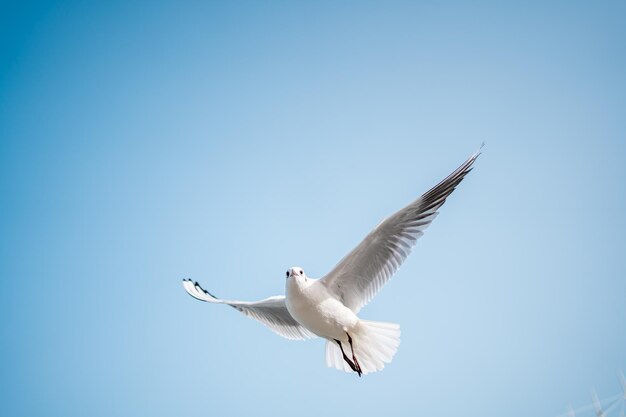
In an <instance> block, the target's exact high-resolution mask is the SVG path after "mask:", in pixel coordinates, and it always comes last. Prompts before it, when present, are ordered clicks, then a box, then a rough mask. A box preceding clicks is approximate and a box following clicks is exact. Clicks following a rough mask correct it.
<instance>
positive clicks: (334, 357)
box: [326, 320, 400, 374]
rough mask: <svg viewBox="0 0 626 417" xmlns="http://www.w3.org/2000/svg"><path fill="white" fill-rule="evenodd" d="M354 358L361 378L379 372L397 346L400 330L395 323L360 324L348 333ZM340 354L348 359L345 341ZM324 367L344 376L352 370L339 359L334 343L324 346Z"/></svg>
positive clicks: (339, 355)
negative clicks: (357, 363)
mask: <svg viewBox="0 0 626 417" xmlns="http://www.w3.org/2000/svg"><path fill="white" fill-rule="evenodd" d="M351 337H352V345H353V347H354V356H356V358H357V361H358V362H359V365H360V366H361V371H363V373H364V374H367V373H370V372H376V371H380V370H382V369H383V368H384V367H385V364H386V363H389V362H391V360H392V359H393V356H394V355H395V354H396V351H397V350H398V346H399V345H400V326H399V325H398V324H395V323H384V322H379V321H369V320H360V321H359V324H358V325H357V326H356V327H355V328H354V329H353V330H352V331H351ZM341 343H342V346H343V350H344V352H345V353H346V355H347V356H348V358H350V359H352V351H351V349H350V345H349V343H348V341H347V340H346V341H342V342H341ZM326 365H327V366H329V367H331V368H336V369H339V370H343V371H346V372H352V368H351V367H350V366H349V365H348V363H347V362H346V361H345V360H344V359H343V355H342V353H341V349H340V348H339V345H337V343H336V342H332V341H327V342H326Z"/></svg>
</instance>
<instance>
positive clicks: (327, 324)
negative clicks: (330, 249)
mask: <svg viewBox="0 0 626 417" xmlns="http://www.w3.org/2000/svg"><path fill="white" fill-rule="evenodd" d="M301 270H302V269H300V268H297V267H294V268H291V271H301ZM285 290H286V291H285V292H286V294H285V305H286V306H287V311H289V314H291V316H292V317H293V318H294V319H296V321H297V322H298V323H300V324H301V325H302V326H304V327H305V328H306V329H308V330H309V331H311V332H313V333H315V334H316V335H317V336H320V337H324V338H326V339H331V340H333V339H339V340H343V339H346V341H347V338H346V332H348V331H350V330H352V328H353V327H354V326H356V324H357V323H358V321H359V318H358V317H357V315H356V314H354V312H353V311H352V310H350V309H349V308H348V307H346V306H345V305H343V303H341V301H339V300H337V299H336V298H335V297H333V296H332V295H331V294H330V293H329V292H328V290H327V289H326V287H325V286H324V285H323V283H322V282H320V280H317V279H312V278H307V277H306V276H304V274H302V275H296V274H295V273H292V274H291V276H290V277H289V278H287V283H286V285H285Z"/></svg>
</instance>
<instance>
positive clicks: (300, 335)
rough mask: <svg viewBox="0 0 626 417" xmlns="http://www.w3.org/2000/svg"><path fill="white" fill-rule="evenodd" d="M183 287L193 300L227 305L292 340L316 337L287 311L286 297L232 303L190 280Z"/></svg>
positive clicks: (185, 280) (185, 281)
mask: <svg viewBox="0 0 626 417" xmlns="http://www.w3.org/2000/svg"><path fill="white" fill-rule="evenodd" d="M183 287H185V290H186V291H187V292H188V293H189V295H191V296H192V297H193V298H196V299H198V300H200V301H207V302H209V303H215V304H227V305H229V306H231V307H233V308H235V309H237V310H239V311H241V312H242V313H243V314H245V315H246V316H248V317H252V318H255V319H257V320H258V321H260V322H261V323H263V324H264V325H266V326H267V327H269V328H270V330H272V331H273V332H275V333H277V334H279V335H281V336H282V337H285V338H287V339H292V340H301V339H311V338H314V337H315V335H314V334H313V333H311V332H310V331H308V330H307V329H305V328H304V327H302V326H301V325H300V324H299V323H298V322H297V321H296V320H295V319H294V318H293V317H292V316H291V314H289V311H288V310H287V306H286V305H285V296H283V295H276V296H274V297H269V298H266V299H264V300H260V301H230V300H221V299H219V298H216V297H215V296H213V294H211V293H210V292H208V291H206V290H205V289H203V288H202V287H201V286H200V284H198V283H197V282H193V281H191V280H190V279H184V280H183Z"/></svg>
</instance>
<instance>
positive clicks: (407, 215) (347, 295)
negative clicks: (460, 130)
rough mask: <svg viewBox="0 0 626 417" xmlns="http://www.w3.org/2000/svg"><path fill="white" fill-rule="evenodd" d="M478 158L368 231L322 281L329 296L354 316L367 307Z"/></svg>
mask: <svg viewBox="0 0 626 417" xmlns="http://www.w3.org/2000/svg"><path fill="white" fill-rule="evenodd" d="M479 155H480V149H479V150H478V151H477V152H476V153H475V154H474V155H472V156H471V157H470V158H469V159H468V160H467V161H465V162H464V163H463V164H462V165H461V166H460V167H458V168H457V169H456V170H455V171H454V172H453V173H451V174H450V175H448V176H447V177H446V178H445V179H444V180H443V181H441V182H440V183H439V184H437V185H436V186H435V187H433V188H432V189H431V190H429V191H428V192H426V193H425V194H424V195H422V196H421V197H420V198H418V199H417V200H415V201H413V202H412V203H411V204H409V205H408V206H406V207H405V208H403V209H402V210H400V211H398V212H397V213H395V214H393V215H392V216H391V217H388V218H387V219H385V220H383V221H382V222H381V223H380V224H379V225H378V226H377V227H376V228H375V229H374V230H372V231H371V232H370V233H369V234H368V235H367V236H366V237H365V239H363V241H362V242H361V243H360V244H359V245H358V246H357V247H356V248H354V249H353V250H352V252H350V253H348V254H347V255H346V256H345V257H344V258H343V259H342V260H341V261H339V263H338V264H337V265H336V266H335V268H333V270H332V271H330V272H329V273H328V275H326V276H325V277H324V278H322V281H323V282H324V284H325V285H326V286H327V288H328V289H329V290H330V291H331V293H333V294H334V295H335V296H336V297H337V298H338V299H339V300H341V301H342V302H343V303H344V304H345V305H346V306H347V307H349V308H350V309H351V310H352V311H354V312H355V313H356V312H358V311H359V310H360V309H361V307H363V306H364V305H365V304H367V303H368V302H369V301H370V300H371V299H372V298H373V297H374V296H375V295H376V293H377V292H378V291H379V290H380V289H381V288H382V286H383V285H384V284H385V283H386V282H387V281H388V280H389V279H390V278H391V276H392V275H393V274H394V273H395V272H396V271H397V270H398V268H399V267H400V265H402V263H403V262H404V260H405V259H406V258H407V256H409V254H410V253H411V249H412V248H413V246H414V245H415V242H416V241H417V239H419V237H420V236H422V235H423V234H424V230H425V229H426V228H427V227H428V226H429V225H430V223H431V222H432V221H433V219H434V218H435V217H437V214H438V212H437V210H439V207H441V206H442V205H443V203H444V202H445V201H446V198H448V196H449V195H450V194H451V193H452V191H454V189H455V188H456V186H457V185H459V183H460V182H461V181H462V180H463V178H464V177H465V176H466V175H467V174H468V173H469V172H470V171H471V170H472V164H473V163H474V161H475V160H476V158H478V156H479Z"/></svg>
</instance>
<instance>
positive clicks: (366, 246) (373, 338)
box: [183, 152, 480, 376]
mask: <svg viewBox="0 0 626 417" xmlns="http://www.w3.org/2000/svg"><path fill="white" fill-rule="evenodd" d="M479 154H480V152H476V153H475V154H474V155H472V156H471V157H470V158H469V159H468V160H467V161H465V163H463V164H462V165H461V166H460V167H458V168H457V169H456V170H455V171H454V172H452V174H450V175H448V176H447V177H446V178H445V179H444V180H443V181H441V182H440V183H439V184H437V185H436V186H435V187H433V188H432V189H431V190H429V191H428V192H426V193H425V194H423V195H422V196H421V197H420V198H418V199H417V200H415V201H414V202H412V203H411V204H409V205H408V206H406V207H404V208H403V209H401V210H400V211H398V212H396V213H395V214H393V215H392V216H390V217H389V218H387V219H385V220H383V221H382V222H381V223H380V224H379V225H378V226H376V228H374V230H372V231H371V232H370V233H369V234H368V235H367V236H366V237H365V238H364V239H363V241H362V242H361V243H360V244H359V245H358V246H357V247H356V248H354V249H353V250H352V251H351V252H350V253H348V254H347V255H346V256H345V257H344V258H343V259H342V260H341V261H339V263H338V264H337V265H336V266H335V267H334V268H333V270H332V271H330V272H329V273H328V274H327V275H326V276H324V277H323V278H321V279H312V278H309V277H308V276H306V274H305V273H304V270H303V269H302V268H299V267H292V268H289V270H288V271H287V274H286V284H285V293H286V296H273V297H269V298H266V299H264V300H260V301H254V302H246V301H228V300H221V299H219V298H216V297H215V296H213V295H212V294H211V293H209V292H208V291H205V290H204V289H202V287H200V285H199V284H198V283H197V282H192V281H191V280H183V285H184V287H185V289H186V290H187V292H188V293H189V294H190V295H191V296H193V297H195V298H197V299H199V300H202V301H208V302H211V303H218V304H228V305H230V306H231V307H233V308H235V309H237V310H239V311H241V312H242V313H244V314H246V315H247V316H250V317H253V318H255V319H257V320H259V321H261V322H262V323H263V324H265V325H266V326H268V327H269V328H270V329H271V330H273V331H274V332H276V333H278V334H279V335H281V336H283V337H286V338H288V339H308V338H313V337H315V336H319V337H322V338H324V339H326V340H327V342H326V364H327V365H328V366H330V367H334V368H337V369H341V370H344V371H347V372H350V371H354V372H357V373H358V374H359V376H361V374H367V373H369V372H375V371H379V370H381V369H383V368H384V366H385V364H386V363H389V362H391V360H392V359H393V356H394V355H395V353H396V351H397V349H398V345H399V344H400V326H399V325H397V324H394V323H386V322H376V321H369V320H363V319H360V318H359V317H358V316H357V314H358V312H359V310H360V309H361V308H362V307H363V306H364V305H365V304H367V302H369V301H370V300H371V299H372V298H373V297H374V296H375V295H376V293H377V292H378V291H379V290H380V288H381V287H382V286H383V285H384V284H385V283H386V282H387V281H388V280H389V279H390V278H391V276H392V275H393V274H394V273H395V272H396V270H397V269H398V268H399V267H400V265H401V264H402V262H404V260H405V259H406V258H407V256H408V255H409V254H410V252H411V249H412V247H413V246H414V244H415V242H416V241H417V239H418V238H419V237H421V236H422V235H423V234H424V230H425V229H426V228H427V227H428V226H429V225H430V224H431V222H432V221H433V219H434V218H435V217H436V216H437V214H438V211H437V210H438V209H439V208H440V207H441V206H442V205H443V203H444V202H445V201H446V198H447V197H448V196H449V195H450V194H451V193H452V191H454V189H455V188H456V186H457V185H458V184H459V183H460V182H461V181H462V180H463V178H464V177H465V175H467V173H469V172H470V171H471V169H472V168H471V167H472V165H473V163H474V161H475V160H476V158H477V157H478V155H479Z"/></svg>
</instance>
